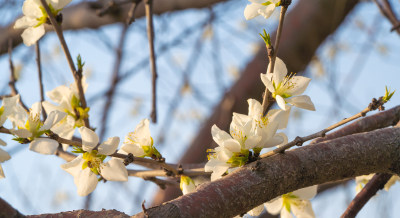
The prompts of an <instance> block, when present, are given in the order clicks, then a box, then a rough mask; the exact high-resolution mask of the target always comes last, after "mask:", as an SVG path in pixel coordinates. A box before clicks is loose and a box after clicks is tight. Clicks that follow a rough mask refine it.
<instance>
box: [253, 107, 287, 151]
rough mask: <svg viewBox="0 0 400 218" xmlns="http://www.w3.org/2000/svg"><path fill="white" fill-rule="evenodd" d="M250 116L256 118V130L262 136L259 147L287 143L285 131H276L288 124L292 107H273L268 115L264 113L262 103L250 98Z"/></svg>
mask: <svg viewBox="0 0 400 218" xmlns="http://www.w3.org/2000/svg"><path fill="white" fill-rule="evenodd" d="M247 102H248V103H249V117H251V118H253V119H254V125H255V126H254V131H255V132H256V134H257V135H258V136H260V137H261V140H260V142H259V143H258V145H257V146H256V147H257V148H270V147H273V146H277V145H281V144H284V143H287V136H286V135H285V134H284V133H278V134H277V133H276V131H277V130H278V129H284V128H286V126H287V123H288V120H289V114H290V108H289V109H288V110H287V111H284V110H277V109H271V110H269V111H268V113H267V115H265V116H264V115H263V110H262V105H261V103H260V102H258V101H257V100H255V99H248V100H247Z"/></svg>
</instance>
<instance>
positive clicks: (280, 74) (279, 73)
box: [267, 57, 287, 86]
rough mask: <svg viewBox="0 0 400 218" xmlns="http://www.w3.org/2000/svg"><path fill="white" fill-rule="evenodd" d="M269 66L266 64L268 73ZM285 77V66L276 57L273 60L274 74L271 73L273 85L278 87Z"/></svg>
mask: <svg viewBox="0 0 400 218" xmlns="http://www.w3.org/2000/svg"><path fill="white" fill-rule="evenodd" d="M269 68H270V65H269V64H268V70H267V72H269ZM286 75H287V68H286V64H285V63H284V62H283V61H282V60H281V59H280V58H278V57H276V59H275V65H274V72H273V76H272V78H273V81H274V82H275V85H276V86H278V85H279V84H280V83H282V82H283V79H284V78H285V77H286Z"/></svg>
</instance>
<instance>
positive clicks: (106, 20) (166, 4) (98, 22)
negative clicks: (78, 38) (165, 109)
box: [0, 0, 225, 55]
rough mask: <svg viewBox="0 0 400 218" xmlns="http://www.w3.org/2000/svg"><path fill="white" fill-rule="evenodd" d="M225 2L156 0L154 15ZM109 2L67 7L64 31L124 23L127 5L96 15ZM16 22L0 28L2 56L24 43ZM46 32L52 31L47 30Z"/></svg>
mask: <svg viewBox="0 0 400 218" xmlns="http://www.w3.org/2000/svg"><path fill="white" fill-rule="evenodd" d="M223 1H225V0H201V1H198V0H154V10H153V13H154V14H162V13H165V12H170V11H179V10H184V9H188V8H205V7H209V6H211V5H213V4H215V3H218V2H223ZM107 2H108V1H103V4H101V2H81V3H78V4H76V5H73V6H71V7H67V8H65V9H64V10H63V11H62V14H63V23H62V28H63V29H64V30H77V29H83V28H91V29H97V28H99V27H102V26H104V25H108V24H113V23H118V22H124V21H125V19H126V17H127V14H128V11H129V7H127V6H126V4H124V5H122V6H121V7H118V8H116V9H115V10H113V11H112V13H109V14H106V15H104V16H102V17H99V16H98V15H97V13H96V11H97V10H98V9H101V8H104V7H105V6H106V5H107ZM144 15H145V11H144V7H143V6H139V7H138V8H137V10H136V13H135V17H143V16H144ZM13 26H14V22H13V23H12V24H10V25H9V26H6V27H0V33H1V34H0V55H1V54H4V53H6V52H7V49H8V40H9V39H12V42H13V47H16V46H17V45H19V44H21V43H22V38H21V33H22V31H23V30H22V29H14V28H13ZM46 31H52V28H47V30H46Z"/></svg>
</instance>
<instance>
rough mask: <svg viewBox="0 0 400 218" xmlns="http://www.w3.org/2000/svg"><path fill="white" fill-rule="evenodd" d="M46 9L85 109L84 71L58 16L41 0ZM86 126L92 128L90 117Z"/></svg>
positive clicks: (85, 120) (86, 120)
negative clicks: (58, 21)
mask: <svg viewBox="0 0 400 218" xmlns="http://www.w3.org/2000/svg"><path fill="white" fill-rule="evenodd" d="M40 2H41V3H42V5H43V7H44V9H45V10H46V13H47V15H48V16H49V19H50V23H51V25H52V26H53V27H54V30H55V31H56V33H57V36H58V39H59V40H60V43H61V47H62V48H63V51H64V54H65V57H66V58H67V61H68V65H69V68H70V69H71V72H72V75H73V76H74V79H75V83H76V86H77V88H78V92H79V99H80V101H81V105H82V108H83V109H85V108H86V107H87V104H86V98H85V94H84V92H83V87H82V72H78V71H77V70H76V68H75V64H74V61H73V60H72V57H71V53H70V52H69V49H68V46H67V43H66V42H65V39H64V35H63V33H62V29H61V26H60V25H58V23H57V21H56V18H55V17H54V15H53V13H51V11H50V8H49V6H48V5H47V3H46V0H40ZM84 122H85V126H86V127H87V128H90V124H89V119H88V118H85V119H84Z"/></svg>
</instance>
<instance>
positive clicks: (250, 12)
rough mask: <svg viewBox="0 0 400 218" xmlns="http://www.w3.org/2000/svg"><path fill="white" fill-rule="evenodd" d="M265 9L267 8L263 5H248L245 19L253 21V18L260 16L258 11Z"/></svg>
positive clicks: (245, 10)
mask: <svg viewBox="0 0 400 218" xmlns="http://www.w3.org/2000/svg"><path fill="white" fill-rule="evenodd" d="M264 7H265V6H263V5H261V4H255V3H252V4H250V5H246V8H245V9H244V17H245V18H246V20H250V19H253V18H255V17H257V16H258V15H260V14H259V13H258V10H259V9H262V8H264Z"/></svg>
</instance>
